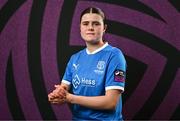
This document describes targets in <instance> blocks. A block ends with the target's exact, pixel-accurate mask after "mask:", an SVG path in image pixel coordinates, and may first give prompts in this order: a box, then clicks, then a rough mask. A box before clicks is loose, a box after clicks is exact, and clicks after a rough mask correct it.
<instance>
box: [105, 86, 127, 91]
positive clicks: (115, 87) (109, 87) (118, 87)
mask: <svg viewBox="0 0 180 121" xmlns="http://www.w3.org/2000/svg"><path fill="white" fill-rule="evenodd" d="M105 89H106V91H107V90H110V89H118V90H122V91H124V87H121V86H108V87H106V88H105Z"/></svg>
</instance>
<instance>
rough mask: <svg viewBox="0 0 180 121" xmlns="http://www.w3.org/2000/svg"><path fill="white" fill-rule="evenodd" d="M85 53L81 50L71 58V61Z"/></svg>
mask: <svg viewBox="0 0 180 121" xmlns="http://www.w3.org/2000/svg"><path fill="white" fill-rule="evenodd" d="M84 52H85V49H82V50H80V51H78V52H77V53H74V54H73V55H72V56H71V60H73V59H76V58H79V56H80V55H82V54H84Z"/></svg>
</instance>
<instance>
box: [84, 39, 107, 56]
mask: <svg viewBox="0 0 180 121" xmlns="http://www.w3.org/2000/svg"><path fill="white" fill-rule="evenodd" d="M107 46H108V42H106V43H105V44H104V45H103V46H102V47H100V48H98V49H97V50H95V51H93V52H89V50H88V49H87V48H86V52H87V54H88V55H91V54H96V53H97V52H99V51H101V50H103V49H104V48H105V47H107Z"/></svg>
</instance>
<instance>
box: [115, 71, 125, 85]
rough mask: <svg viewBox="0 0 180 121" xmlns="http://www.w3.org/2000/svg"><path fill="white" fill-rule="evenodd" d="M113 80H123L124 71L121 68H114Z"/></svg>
mask: <svg viewBox="0 0 180 121" xmlns="http://www.w3.org/2000/svg"><path fill="white" fill-rule="evenodd" d="M114 80H115V81H116V82H125V72H124V71H122V70H118V69H117V70H115V71H114Z"/></svg>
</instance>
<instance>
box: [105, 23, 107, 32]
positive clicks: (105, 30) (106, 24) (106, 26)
mask: <svg viewBox="0 0 180 121" xmlns="http://www.w3.org/2000/svg"><path fill="white" fill-rule="evenodd" d="M106 29H107V24H104V32H105V31H106Z"/></svg>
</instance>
